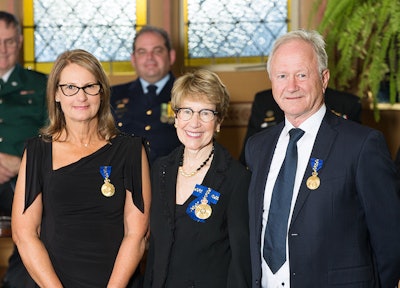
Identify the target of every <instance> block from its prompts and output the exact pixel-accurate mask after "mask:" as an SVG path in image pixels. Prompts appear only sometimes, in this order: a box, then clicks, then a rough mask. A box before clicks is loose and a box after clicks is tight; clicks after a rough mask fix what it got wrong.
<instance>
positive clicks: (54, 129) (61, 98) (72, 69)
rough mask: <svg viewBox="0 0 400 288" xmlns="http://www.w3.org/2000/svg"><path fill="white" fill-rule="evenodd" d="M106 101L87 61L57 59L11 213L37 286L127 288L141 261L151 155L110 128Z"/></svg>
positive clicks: (70, 54) (96, 71) (81, 56)
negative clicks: (42, 123) (45, 114)
mask: <svg viewBox="0 0 400 288" xmlns="http://www.w3.org/2000/svg"><path fill="white" fill-rule="evenodd" d="M109 97H110V85H109V82H108V79H107V76H106V74H105V72H104V70H103V69H102V67H101V64H100V63H99V61H98V60H97V59H96V58H95V57H94V56H93V55H91V54H90V53H88V52H86V51H84V50H73V51H67V52H65V53H63V54H61V55H60V56H59V58H58V59H57V61H56V62H55V64H54V66H53V69H52V71H51V73H50V75H49V80H48V85H47V103H48V110H49V124H48V126H46V127H44V128H43V129H42V130H41V136H39V137H36V138H33V139H31V140H29V141H28V143H27V145H26V149H25V152H24V156H23V160H22V165H21V169H20V172H19V178H18V181H17V185H16V189H15V198H14V204H13V209H12V231H13V239H14V241H15V243H16V245H17V247H18V250H19V252H20V254H21V257H22V260H23V262H24V264H25V266H26V267H27V270H28V272H29V273H30V275H31V276H32V278H33V280H34V282H36V283H37V284H36V285H37V286H40V287H52V288H55V287H67V288H76V287H88V288H89V287H92V288H99V287H126V285H127V284H128V281H129V279H130V278H131V276H132V274H133V273H134V271H135V269H136V268H137V265H138V263H139V261H140V259H141V257H142V255H143V253H144V249H145V242H146V241H145V235H146V232H147V230H148V223H149V220H148V216H149V205H150V175H149V165H148V162H147V155H146V152H145V149H144V148H143V146H142V139H141V138H138V137H131V136H126V135H122V134H121V133H119V131H118V130H117V129H116V128H115V126H114V120H113V118H112V115H111V112H110V105H109ZM32 284H33V283H32ZM34 286H35V284H33V286H32V287H34ZM37 286H36V287H37Z"/></svg>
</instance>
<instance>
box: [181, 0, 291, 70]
mask: <svg viewBox="0 0 400 288" xmlns="http://www.w3.org/2000/svg"><path fill="white" fill-rule="evenodd" d="M185 1H186V10H185V11H186V15H185V29H186V31H185V35H186V49H185V56H186V57H185V58H186V59H185V60H186V61H185V62H186V64H187V65H193V64H194V65H196V63H199V64H204V63H207V61H208V62H210V63H211V64H215V63H229V62H235V63H237V62H239V63H243V62H254V61H255V62H257V61H258V62H259V61H260V60H261V61H262V60H264V58H265V57H266V56H268V53H269V51H270V50H271V46H272V44H273V42H274V40H275V39H276V38H277V37H279V36H280V35H282V34H284V33H286V32H287V31H288V0H219V1H215V0H185Z"/></svg>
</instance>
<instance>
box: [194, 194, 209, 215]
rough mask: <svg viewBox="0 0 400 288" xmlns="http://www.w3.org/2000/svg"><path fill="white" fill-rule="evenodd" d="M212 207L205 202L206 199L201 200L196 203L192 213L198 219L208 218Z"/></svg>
mask: <svg viewBox="0 0 400 288" xmlns="http://www.w3.org/2000/svg"><path fill="white" fill-rule="evenodd" d="M211 213H212V208H211V206H210V205H208V204H207V200H204V199H203V200H202V201H201V204H199V205H197V207H196V210H195V211H194V214H195V215H196V217H197V218H199V219H202V220H204V219H208V218H209V217H210V216H211Z"/></svg>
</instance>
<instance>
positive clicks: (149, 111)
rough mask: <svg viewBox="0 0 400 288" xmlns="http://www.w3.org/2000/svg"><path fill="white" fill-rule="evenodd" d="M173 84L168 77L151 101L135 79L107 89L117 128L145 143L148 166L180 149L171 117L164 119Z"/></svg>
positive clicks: (173, 78) (172, 78)
mask: <svg viewBox="0 0 400 288" xmlns="http://www.w3.org/2000/svg"><path fill="white" fill-rule="evenodd" d="M174 81H175V77H174V76H173V75H172V73H170V79H169V80H168V82H167V83H166V84H165V86H164V88H163V89H162V90H161V92H160V94H159V95H157V96H156V98H155V99H149V97H146V95H145V94H144V91H143V88H142V85H141V83H140V81H139V79H136V80H135V81H132V82H129V83H125V84H120V85H116V86H113V87H111V106H112V108H113V109H112V110H113V113H114V118H115V121H116V124H117V126H118V128H119V129H120V130H121V131H123V132H125V133H127V134H131V135H132V134H133V135H136V136H142V137H143V138H144V139H146V144H147V146H148V148H149V160H150V162H151V163H152V162H154V160H155V159H156V158H157V157H160V156H164V155H167V154H169V153H170V152H171V151H172V150H173V149H174V148H176V147H178V146H179V145H180V142H179V140H178V137H177V135H176V130H175V127H174V125H173V124H174V118H173V115H172V117H171V115H170V117H165V116H167V115H166V113H168V111H167V109H168V104H169V103H170V101H171V88H172V85H173V83H174ZM169 107H170V105H169ZM169 109H170V108H169ZM170 114H171V113H170Z"/></svg>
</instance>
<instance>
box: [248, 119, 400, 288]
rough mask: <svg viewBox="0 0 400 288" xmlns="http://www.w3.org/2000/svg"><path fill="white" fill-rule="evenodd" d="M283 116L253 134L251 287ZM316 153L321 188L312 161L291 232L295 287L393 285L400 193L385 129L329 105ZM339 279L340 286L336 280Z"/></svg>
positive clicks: (399, 272)
mask: <svg viewBox="0 0 400 288" xmlns="http://www.w3.org/2000/svg"><path fill="white" fill-rule="evenodd" d="M283 127H284V122H282V123H280V124H279V125H277V126H274V127H272V128H271V129H267V130H264V131H262V132H260V133H258V134H256V135H254V136H252V137H251V138H250V139H249V140H248V143H247V145H246V160H247V163H248V165H249V168H250V170H251V171H252V180H251V183H250V187H249V211H250V216H249V217H250V247H251V248H250V250H251V261H252V273H253V287H260V283H261V273H262V271H261V257H262V256H261V252H260V247H261V229H262V227H261V226H262V213H263V198H264V189H265V182H266V179H267V175H268V172H269V169H270V164H271V160H272V157H273V154H274V149H275V145H276V143H277V141H278V138H279V135H280V133H281V131H282V129H283ZM311 157H312V158H318V159H322V160H323V167H322V168H321V169H320V170H319V172H318V176H319V178H320V180H321V184H320V186H319V188H317V189H316V190H310V189H308V188H307V186H306V180H307V178H308V177H309V176H311V173H312V169H311V167H310V165H308V167H307V169H306V172H305V175H304V177H303V180H302V183H301V186H300V189H299V194H298V196H297V199H296V202H295V207H294V211H293V216H292V219H291V222H290V226H289V232H288V235H289V236H288V246H289V255H290V256H289V258H290V260H289V261H290V262H289V265H290V285H291V286H290V287H292V288H303V287H339V285H340V287H346V288H350V287H354V288H356V287H369V288H372V287H374V288H377V287H382V288H389V287H395V285H396V283H397V281H398V280H399V279H400V221H399V219H400V195H399V186H398V183H397V181H396V169H395V166H394V164H393V161H392V159H391V156H390V153H389V151H388V149H387V146H386V143H385V140H384V138H383V135H382V134H381V133H380V132H378V131H376V130H373V129H371V128H368V127H365V126H362V125H359V124H357V123H355V122H353V121H346V120H343V119H342V118H340V117H337V116H335V115H333V113H331V112H329V111H327V113H326V115H325V117H324V118H323V120H322V123H321V126H320V129H319V131H318V134H317V137H316V140H315V143H314V146H313V149H312V152H311ZM336 285H338V286H336Z"/></svg>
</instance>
